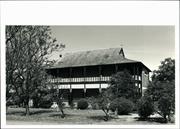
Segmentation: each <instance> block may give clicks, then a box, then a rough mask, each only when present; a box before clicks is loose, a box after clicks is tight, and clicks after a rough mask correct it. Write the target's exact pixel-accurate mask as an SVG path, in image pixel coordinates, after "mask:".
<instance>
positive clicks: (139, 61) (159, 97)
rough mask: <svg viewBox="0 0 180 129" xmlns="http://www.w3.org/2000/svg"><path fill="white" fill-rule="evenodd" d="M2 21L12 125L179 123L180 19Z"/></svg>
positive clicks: (7, 112)
mask: <svg viewBox="0 0 180 129" xmlns="http://www.w3.org/2000/svg"><path fill="white" fill-rule="evenodd" d="M11 6H12V5H11ZM11 6H10V7H11ZM70 7H71V6H70ZM114 7H115V6H114ZM37 13H38V12H37ZM55 14H58V13H57V12H56V13H55ZM61 15H62V14H61ZM67 16H68V15H67ZM109 17H111V16H109ZM67 19H68V18H67ZM71 22H72V23H75V22H73V21H71ZM16 23H17V22H16ZM29 23H30V22H29ZM80 23H81V22H80ZM102 23H103V22H102ZM3 29H4V33H3V34H1V37H3V38H4V40H2V42H3V44H4V45H3V49H2V48H1V53H3V54H4V56H2V57H3V58H1V59H2V60H3V65H2V64H1V77H3V78H1V85H3V87H2V86H1V95H2V96H1V97H2V98H1V108H2V111H3V112H1V113H2V114H3V115H1V119H2V116H4V117H3V122H4V123H5V126H6V127H11V128H14V127H18V128H28V127H32V128H34V127H39V128H44V127H45V128H48V127H51V128H53V127H54V128H63V127H65V128H67V127H78V126H79V127H81V128H86V127H93V128H94V127H105V128H111V127H115V128H121V126H122V127H133V126H134V127H141V128H142V127H145V126H146V127H157V128H160V127H165V128H166V127H177V125H178V123H177V121H178V120H179V98H178V96H179V91H178V90H179V88H177V86H178V85H179V78H177V76H178V77H179V71H177V69H178V68H179V66H177V62H179V59H178V58H177V57H178V56H177V52H178V51H179V48H177V46H178V45H177V44H178V42H177V26H176V25H172V24H162V25H161V24H145V25H144V24H131V25H125V24H124V25H123V24H119V25H118V24H71V25H70V24H69V25H65V24H64V25H63V24H59V25H58V24H44V23H42V24H39V23H38V24H4V22H3ZM178 54H179V53H178ZM178 65H179V64H178Z"/></svg>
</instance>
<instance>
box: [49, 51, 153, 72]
mask: <svg viewBox="0 0 180 129" xmlns="http://www.w3.org/2000/svg"><path fill="white" fill-rule="evenodd" d="M122 63H141V62H140V61H135V60H130V59H127V58H125V55H124V51H123V49H122V48H109V49H98V50H91V51H79V52H74V53H66V54H65V55H64V56H63V57H62V59H61V60H60V61H58V62H57V63H56V64H55V65H54V66H52V67H51V68H67V67H80V66H95V65H108V64H122ZM141 64H142V65H143V66H144V67H145V68H146V69H147V70H148V71H151V70H150V69H149V68H147V67H146V66H145V65H144V64H143V63H141Z"/></svg>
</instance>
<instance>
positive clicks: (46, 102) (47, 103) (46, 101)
mask: <svg viewBox="0 0 180 129" xmlns="http://www.w3.org/2000/svg"><path fill="white" fill-rule="evenodd" d="M52 104H53V101H52V99H51V98H50V97H49V96H48V95H47V96H44V97H43V98H42V99H41V100H40V101H39V105H38V107H39V108H50V107H51V105H52Z"/></svg>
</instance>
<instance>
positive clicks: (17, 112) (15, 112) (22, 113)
mask: <svg viewBox="0 0 180 129" xmlns="http://www.w3.org/2000/svg"><path fill="white" fill-rule="evenodd" d="M6 115H18V116H24V115H25V111H24V112H23V111H13V112H7V113H6Z"/></svg>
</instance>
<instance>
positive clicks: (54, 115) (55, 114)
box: [48, 112, 76, 118]
mask: <svg viewBox="0 0 180 129" xmlns="http://www.w3.org/2000/svg"><path fill="white" fill-rule="evenodd" d="M72 116H76V115H72V114H66V113H65V116H64V117H72ZM48 117H61V118H64V117H63V115H62V113H58V112H57V113H54V114H50V115H48Z"/></svg>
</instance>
